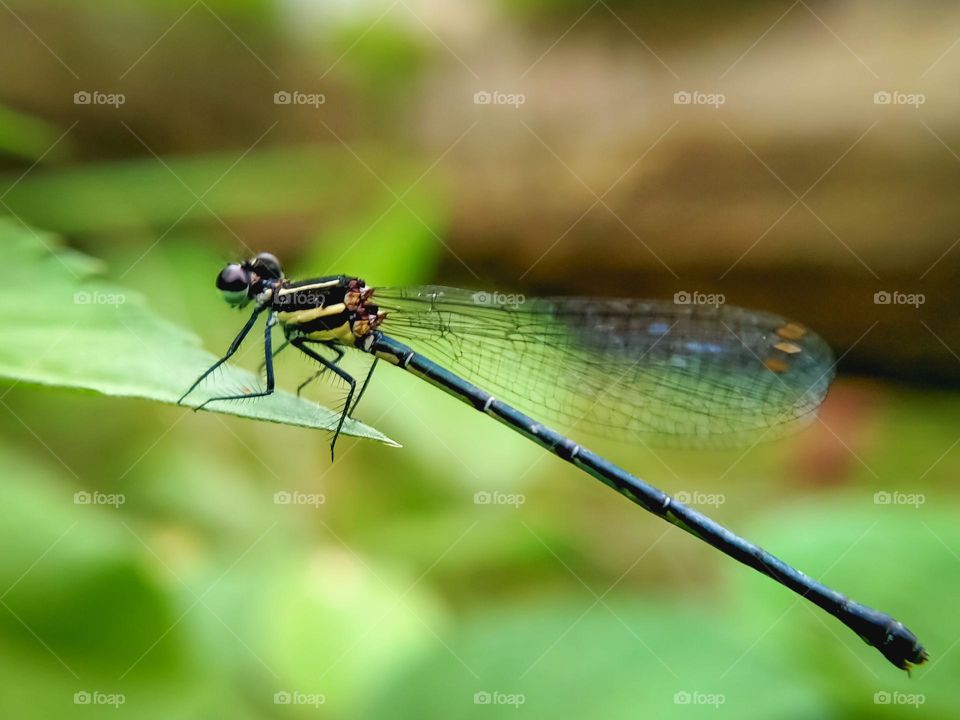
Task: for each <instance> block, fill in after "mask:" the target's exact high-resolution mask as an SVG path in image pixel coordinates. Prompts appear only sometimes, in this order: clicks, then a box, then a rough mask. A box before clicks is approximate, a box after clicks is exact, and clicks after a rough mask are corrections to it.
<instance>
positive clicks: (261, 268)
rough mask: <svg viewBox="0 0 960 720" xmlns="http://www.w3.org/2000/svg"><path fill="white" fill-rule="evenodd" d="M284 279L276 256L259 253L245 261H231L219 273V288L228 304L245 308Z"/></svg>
mask: <svg viewBox="0 0 960 720" xmlns="http://www.w3.org/2000/svg"><path fill="white" fill-rule="evenodd" d="M281 279H283V269H282V268H281V267H280V261H279V260H277V258H276V256H274V255H271V254H270V253H258V254H257V255H256V256H254V258H253V259H252V260H248V261H247V262H245V263H230V264H229V265H227V266H226V267H225V268H224V269H223V270H221V271H220V274H219V275H217V289H218V290H219V291H220V292H221V293H222V294H223V299H224V300H225V301H226V302H227V304H228V305H230V306H231V307H235V308H243V307H246V305H247V304H248V303H249V302H250V301H251V300H253V299H254V298H258V296H260V295H262V294H263V293H265V292H266V291H268V290H271V289H272V288H273V286H274V285H275V284H276V283H277V281H278V280H281Z"/></svg>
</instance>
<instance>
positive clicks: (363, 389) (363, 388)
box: [347, 357, 380, 417]
mask: <svg viewBox="0 0 960 720" xmlns="http://www.w3.org/2000/svg"><path fill="white" fill-rule="evenodd" d="M379 359H380V358H377V357H375V358H374V359H373V364H372V365H370V370H369V372H367V377H366V378H365V379H364V381H363V385H361V386H360V392H359V393H358V394H357V399H356V400H354V401H353V407H352V408H350V412H349V413H347V414H348V415H349V416H350V417H353V413H354V412H355V411H356V409H357V405H359V404H360V398H362V397H363V394H364V393H365V392H366V391H367V385H369V384H370V378H372V377H373V371H374V370H375V369H376V367H377V361H378V360H379Z"/></svg>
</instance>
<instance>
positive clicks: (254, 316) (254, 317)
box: [177, 305, 270, 409]
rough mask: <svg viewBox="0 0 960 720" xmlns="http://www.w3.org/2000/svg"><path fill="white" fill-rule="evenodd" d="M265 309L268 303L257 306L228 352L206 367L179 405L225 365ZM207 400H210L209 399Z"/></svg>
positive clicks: (181, 397) (268, 325) (179, 401)
mask: <svg viewBox="0 0 960 720" xmlns="http://www.w3.org/2000/svg"><path fill="white" fill-rule="evenodd" d="M265 309H266V305H262V306H260V307H258V308H256V309H255V310H254V311H253V314H252V315H251V316H250V319H249V320H247V324H246V325H244V326H243V329H241V330H240V332H239V333H238V334H237V336H236V337H235V338H234V339H233V342H232V343H230V347H229V348H228V349H227V352H226V354H225V355H224V356H223V357H222V358H220V359H219V360H217V361H216V362H215V363H214V364H213V365H211V366H210V367H208V368H207V369H206V371H205V372H204V373H203V374H202V375H201V376H200V377H198V378H197V379H196V380H195V381H194V383H193V385H191V386H190V388H189V389H188V390H187V391H186V392H185V393H184V394H183V395H181V396H180V399H179V400H177V405H179V404H180V403H182V402H183V400H184V398H186V397H187V395H189V394H190V393H192V392H193V391H194V390H195V389H196V387H197V385H199V384H200V383H202V382H203V381H204V380H205V379H206V378H207V376H208V375H210V373H212V372H213V371H214V370H216V369H217V368H218V367H220V366H221V365H223V364H224V363H225V362H226V361H227V360H229V359H230V357H231V356H232V355H233V354H234V353H235V352H236V351H237V349H238V348H239V347H240V343H242V342H243V339H244V338H245V337H246V336H247V333H249V332H250V330H251V328H253V325H254V323H256V322H257V316H259V315H260V313H262V312H263V311H264V310H265ZM267 328H268V333H267V335H268V336H269V328H270V324H269V323H267ZM207 402H209V400H208V401H207ZM197 409H199V408H197Z"/></svg>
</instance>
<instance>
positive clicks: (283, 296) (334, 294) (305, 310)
mask: <svg viewBox="0 0 960 720" xmlns="http://www.w3.org/2000/svg"><path fill="white" fill-rule="evenodd" d="M372 297H373V288H370V287H367V285H366V284H365V283H364V282H363V280H361V279H360V278H355V277H348V276H345V275H337V276H333V277H325V278H314V279H312V280H303V281H298V282H289V281H282V282H281V283H280V284H279V285H278V286H277V287H276V288H275V289H274V291H273V293H272V296H271V298H270V304H271V309H272V310H273V312H274V314H275V315H276V318H277V321H278V322H279V323H280V324H281V325H283V327H284V331H285V333H286V335H287V337H289V338H293V337H302V338H307V339H309V340H314V341H317V342H337V343H340V344H343V345H351V346H353V345H356V344H357V343H358V342H359V341H360V340H361V339H362V338H364V337H365V336H367V335H369V334H370V333H371V332H372V331H373V330H375V329H376V328H377V327H378V326H379V325H380V324H381V323H382V322H383V319H384V317H385V314H384V313H382V312H381V311H380V309H379V307H377V305H375V304H374V303H373V302H371V299H372Z"/></svg>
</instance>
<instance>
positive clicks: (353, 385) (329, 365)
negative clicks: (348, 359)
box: [290, 338, 357, 460]
mask: <svg viewBox="0 0 960 720" xmlns="http://www.w3.org/2000/svg"><path fill="white" fill-rule="evenodd" d="M290 342H291V343H292V344H293V346H294V347H296V348H297V349H298V350H299V351H300V352H302V353H303V354H304V355H306V356H307V357H310V358H313V359H314V360H316V361H317V362H318V363H320V364H321V365H323V367H324V370H329V371H330V372H332V373H334V374H335V375H337V376H338V377H340V378H342V379H343V380H344V382H346V383H347V384H348V385H349V386H350V390H349V392H347V401H346V402H345V403H344V405H343V412H342V413H340V422H338V423H337V429H336V432H334V434H333V440H332V441H331V442H330V459H331V460H333V457H334V448H335V447H336V445H337V438H338V437H340V430H341V429H342V428H343V421H344V420H346V419H347V410H348V409H349V408H350V403H351V402H352V400H353V393H354V391H355V390H356V389H357V381H356V380H354V379H353V377H352V376H351V375H350V374H349V373H348V372H347V371H346V370H343V369H342V368H340V367H337V365H336V363H334V362H331V361H330V360H327V359H326V358H325V357H324V356H323V355H321V354H320V353H318V352H316V351H315V350H313V349H311V348H309V347H307V345H306V343H305V342H304V341H303V339H302V338H298V339H295V340H291V341H290ZM337 359H338V360H339V358H337ZM321 372H322V371H321ZM311 379H312V378H311Z"/></svg>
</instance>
